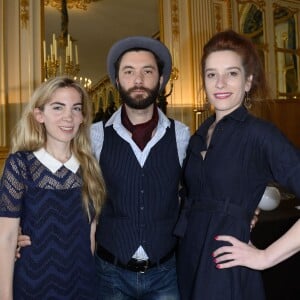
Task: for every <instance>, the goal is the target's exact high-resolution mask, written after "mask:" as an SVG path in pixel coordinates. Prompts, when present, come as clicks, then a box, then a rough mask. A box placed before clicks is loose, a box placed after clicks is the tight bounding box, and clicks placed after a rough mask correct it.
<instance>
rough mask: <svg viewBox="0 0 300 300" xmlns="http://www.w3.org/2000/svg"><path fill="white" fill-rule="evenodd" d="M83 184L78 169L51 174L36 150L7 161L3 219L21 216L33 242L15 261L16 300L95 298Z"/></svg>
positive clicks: (0, 206)
mask: <svg viewBox="0 0 300 300" xmlns="http://www.w3.org/2000/svg"><path fill="white" fill-rule="evenodd" d="M81 185H82V181H81V177H80V175H79V171H77V173H76V174H75V173H73V172H72V171H70V170H69V169H68V168H66V167H65V166H62V167H61V168H60V169H59V170H57V171H56V172H55V173H54V174H53V173H52V172H51V171H50V170H49V169H48V168H46V167H45V166H44V165H43V164H42V163H41V162H40V161H39V160H38V159H37V158H36V157H35V155H34V154H33V153H32V152H17V153H15V154H12V155H10V156H9V158H8V159H7V162H6V166H5V169H4V173H3V176H2V179H1V186H0V216H2V217H3V216H4V217H11V218H21V221H20V224H21V226H22V231H23V233H24V234H27V235H29V236H30V237H31V242H32V244H31V246H28V247H25V248H23V249H22V252H21V259H18V260H17V261H16V263H15V271H14V300H21V299H24V300H25V299H26V300H30V299H34V300H37V299H43V300H46V299H55V300H71V299H72V300H73V299H74V300H75V299H76V300H79V299H89V300H90V299H96V298H97V297H96V290H95V279H96V270H95V264H94V257H93V255H92V253H91V250H90V249H91V248H90V224H89V221H88V218H87V216H86V214H85V213H84V211H83V208H82V204H81Z"/></svg>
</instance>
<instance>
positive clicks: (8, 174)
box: [0, 154, 25, 218]
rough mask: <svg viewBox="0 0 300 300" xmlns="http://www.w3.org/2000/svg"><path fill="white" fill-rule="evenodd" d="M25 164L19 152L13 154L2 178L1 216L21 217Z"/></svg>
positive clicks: (0, 183) (7, 161)
mask: <svg viewBox="0 0 300 300" xmlns="http://www.w3.org/2000/svg"><path fill="white" fill-rule="evenodd" d="M24 170H25V164H24V163H23V162H22V160H21V157H18V155H17V154H11V155H10V156H9V157H8V158H7V160H6V162H5V166H4V171H3V174H2V177H1V180H0V217H10V218H19V217H20V215H21V209H22V198H23V195H24V192H25V185H24V175H22V174H24V173H23V171H24Z"/></svg>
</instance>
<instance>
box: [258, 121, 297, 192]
mask: <svg viewBox="0 0 300 300" xmlns="http://www.w3.org/2000/svg"><path fill="white" fill-rule="evenodd" d="M263 143H264V149H265V151H266V154H267V160H268V164H269V167H270V170H271V173H272V176H273V178H274V181H276V182H278V183H279V184H280V185H282V186H284V187H285V188H287V189H288V190H290V191H291V192H293V193H295V194H296V195H297V197H300V150H299V149H298V148H297V147H295V146H294V145H293V144H292V143H291V142H290V141H289V140H288V139H287V138H286V137H285V136H284V134H282V133H281V132H280V131H279V129H277V128H276V127H275V126H271V127H269V130H268V132H267V134H266V136H265V138H264V142H263Z"/></svg>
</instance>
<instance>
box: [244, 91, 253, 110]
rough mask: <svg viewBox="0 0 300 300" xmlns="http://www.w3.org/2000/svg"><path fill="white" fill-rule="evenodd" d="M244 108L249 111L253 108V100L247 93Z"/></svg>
mask: <svg viewBox="0 0 300 300" xmlns="http://www.w3.org/2000/svg"><path fill="white" fill-rule="evenodd" d="M244 106H245V107H246V108H247V109H250V108H251V107H252V103H251V99H250V97H249V93H248V92H245V97H244Z"/></svg>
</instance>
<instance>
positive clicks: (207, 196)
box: [175, 107, 300, 300]
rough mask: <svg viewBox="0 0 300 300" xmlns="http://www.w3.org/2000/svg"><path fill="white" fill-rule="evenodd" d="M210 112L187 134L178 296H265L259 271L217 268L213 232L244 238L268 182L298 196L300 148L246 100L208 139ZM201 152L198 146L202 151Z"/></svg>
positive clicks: (232, 299) (196, 299) (240, 299)
mask: <svg viewBox="0 0 300 300" xmlns="http://www.w3.org/2000/svg"><path fill="white" fill-rule="evenodd" d="M212 122H214V117H211V118H210V119H208V120H207V121H206V122H205V123H204V124H203V125H202V126H201V127H200V129H199V130H198V131H197V132H196V133H195V135H194V136H193V137H192V138H191V141H190V145H189V149H188V154H187V159H186V166H185V170H184V177H185V184H186V187H187V202H186V204H185V208H184V209H183V211H182V215H181V217H180V219H179V222H178V224H177V227H176V230H175V233H176V234H177V235H179V236H181V237H182V239H181V242H180V246H179V254H178V279H179V287H180V292H181V296H182V299H183V300H190V299H193V300H202V299H203V300H246V299H247V300H253V299H255V300H262V299H264V298H265V296H264V289H263V284H262V279H261V276H260V272H259V271H254V270H250V269H248V268H245V267H234V268H230V269H223V270H219V269H216V267H215V263H214V262H213V257H212V253H213V251H214V250H215V249H216V248H218V247H220V246H221V245H222V243H221V242H217V241H215V240H214V237H215V236H216V235H221V234H230V235H233V236H235V237H237V238H239V239H241V240H243V241H245V242H248V241H249V238H250V221H251V219H252V216H253V215H254V210H255V209H256V207H257V205H258V203H259V201H260V199H261V197H262V195H263V193H264V190H265V187H266V185H267V184H268V183H270V182H274V181H276V182H278V183H280V184H282V185H283V186H285V187H286V188H288V189H290V190H291V191H293V192H295V193H296V194H297V195H298V196H300V155H299V150H297V149H295V148H294V147H293V146H292V145H291V144H290V143H289V142H288V141H287V139H286V138H285V137H284V136H283V135H282V134H281V133H280V132H279V131H278V130H277V129H276V128H275V127H274V126H273V125H271V124H269V123H266V122H264V121H262V120H259V119H256V118H255V117H253V116H251V115H250V114H249V113H248V112H247V110H246V109H245V108H243V107H240V108H238V109H237V110H235V111H234V112H232V113H231V114H230V115H228V116H226V117H224V118H223V119H222V120H221V121H220V122H218V124H217V126H216V127H215V130H214V133H213V135H212V138H211V143H210V146H209V148H208V149H207V147H206V136H207V131H208V128H209V127H210V125H211V124H212ZM206 150H207V152H206V156H205V158H204V159H203V158H202V156H201V154H200V153H201V151H206Z"/></svg>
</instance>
